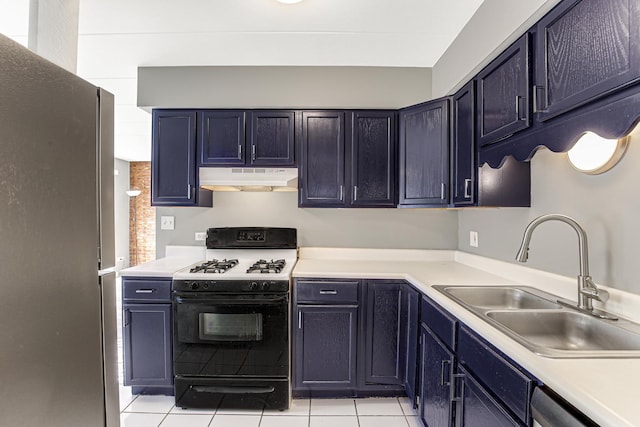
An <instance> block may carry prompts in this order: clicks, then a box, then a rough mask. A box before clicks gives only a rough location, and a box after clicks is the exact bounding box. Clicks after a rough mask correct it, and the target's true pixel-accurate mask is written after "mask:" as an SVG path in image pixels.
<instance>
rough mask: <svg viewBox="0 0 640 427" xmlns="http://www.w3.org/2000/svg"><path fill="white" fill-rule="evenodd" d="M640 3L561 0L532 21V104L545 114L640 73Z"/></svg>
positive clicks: (542, 117) (575, 104)
mask: <svg viewBox="0 0 640 427" xmlns="http://www.w3.org/2000/svg"><path fill="white" fill-rule="evenodd" d="M639 15H640V3H639V2H638V1H637V0H607V1H602V0H565V1H563V2H562V3H560V4H559V5H558V6H557V7H556V8H555V9H553V10H552V11H551V12H550V13H549V14H547V15H546V16H545V17H544V18H542V19H541V20H540V21H539V22H538V24H537V27H536V72H535V74H536V75H535V79H536V86H535V88H534V91H535V94H534V95H535V99H536V102H535V104H536V105H535V106H534V108H535V110H536V111H537V112H538V115H537V117H538V119H539V120H543V121H544V120H547V119H550V118H552V117H555V116H557V115H559V114H562V113H564V112H566V111H569V110H571V109H573V108H575V107H578V106H580V105H582V104H584V103H586V102H589V101H592V100H594V99H596V98H598V97H600V96H602V95H606V94H608V93H610V92H611V91H613V90H615V89H617V88H620V87H622V86H624V85H627V84H629V83H632V82H634V81H637V80H638V78H639V77H640V16H639Z"/></svg>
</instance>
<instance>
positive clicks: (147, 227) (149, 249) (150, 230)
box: [129, 162, 156, 266]
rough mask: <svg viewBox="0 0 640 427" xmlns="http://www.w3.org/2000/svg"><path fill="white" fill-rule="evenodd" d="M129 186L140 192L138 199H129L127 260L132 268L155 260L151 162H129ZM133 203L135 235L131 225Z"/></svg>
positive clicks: (154, 215)
mask: <svg viewBox="0 0 640 427" xmlns="http://www.w3.org/2000/svg"><path fill="white" fill-rule="evenodd" d="M129 184H130V186H129V188H138V189H139V190H140V191H141V193H140V195H139V196H138V197H135V198H130V199H129V218H130V220H129V259H130V260H131V261H130V265H132V266H133V265H137V264H142V263H144V262H147V261H152V260H154V259H156V212H155V208H153V207H152V206H151V162H131V163H130V164H129ZM134 203H135V204H136V205H135V208H136V209H135V210H136V224H135V228H136V233H134V223H133V211H134V209H133V208H134ZM136 234H137V241H136ZM136 243H137V245H136ZM136 246H137V251H136ZM136 252H137V257H136Z"/></svg>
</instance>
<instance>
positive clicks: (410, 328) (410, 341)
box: [404, 285, 420, 404]
mask: <svg viewBox="0 0 640 427" xmlns="http://www.w3.org/2000/svg"><path fill="white" fill-rule="evenodd" d="M404 295H405V296H404V298H405V299H406V301H407V316H406V323H405V327H406V330H407V337H406V338H407V343H406V348H407V354H406V356H405V361H406V362H405V374H404V389H405V392H406V393H407V397H408V398H409V400H411V402H412V403H414V404H415V403H417V402H416V396H417V394H418V393H417V386H418V378H419V375H418V367H419V363H418V360H419V357H418V356H419V355H418V342H419V340H420V312H419V310H420V294H419V293H418V292H417V291H415V290H414V289H411V288H410V286H409V285H405V290H404Z"/></svg>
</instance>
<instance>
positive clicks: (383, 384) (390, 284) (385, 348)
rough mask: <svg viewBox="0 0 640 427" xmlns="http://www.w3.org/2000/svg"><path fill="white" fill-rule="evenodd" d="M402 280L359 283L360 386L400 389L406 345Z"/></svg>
mask: <svg viewBox="0 0 640 427" xmlns="http://www.w3.org/2000/svg"><path fill="white" fill-rule="evenodd" d="M406 286H407V285H406V283H405V282H404V281H397V280H395V281H394V280H390V281H387V280H367V281H365V282H364V283H363V292H362V295H363V304H362V306H363V310H362V317H363V323H362V324H363V325H364V333H363V334H362V338H363V340H362V342H361V347H360V351H359V355H360V364H359V366H360V368H361V369H362V370H363V371H362V372H361V374H360V379H361V381H360V384H359V388H360V389H361V390H366V389H376V390H381V391H382V390H385V391H392V390H397V391H404V380H405V373H406V366H405V365H406V345H407V338H406V335H407V326H406V325H407V320H406V318H407V299H406V290H405V288H406Z"/></svg>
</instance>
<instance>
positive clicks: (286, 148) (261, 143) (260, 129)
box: [247, 110, 296, 166]
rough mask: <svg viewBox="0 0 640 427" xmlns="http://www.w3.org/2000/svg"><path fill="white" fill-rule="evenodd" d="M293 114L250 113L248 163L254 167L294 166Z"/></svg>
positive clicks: (285, 112)
mask: <svg viewBox="0 0 640 427" xmlns="http://www.w3.org/2000/svg"><path fill="white" fill-rule="evenodd" d="M294 118H295V113H294V112H293V111H279V110H277V111H252V112H251V144H250V145H251V147H250V150H249V151H250V154H249V156H250V160H249V161H247V163H250V164H251V165H254V166H273V165H277V166H294V165H295V164H296V159H295V155H294V153H295V138H294V135H295V120H294Z"/></svg>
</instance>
